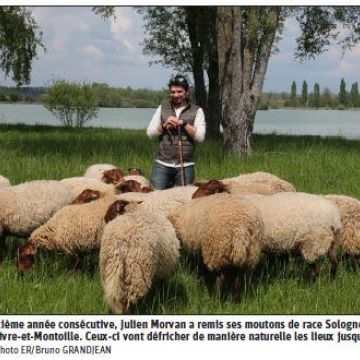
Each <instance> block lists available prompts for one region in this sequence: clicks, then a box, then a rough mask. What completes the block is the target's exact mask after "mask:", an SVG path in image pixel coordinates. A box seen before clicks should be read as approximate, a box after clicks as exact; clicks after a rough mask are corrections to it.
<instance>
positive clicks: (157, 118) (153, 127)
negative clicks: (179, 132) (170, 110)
mask: <svg viewBox="0 0 360 360" xmlns="http://www.w3.org/2000/svg"><path fill="white" fill-rule="evenodd" d="M160 124H161V105H160V106H159V107H158V108H157V109H156V111H155V114H154V116H153V117H152V119H151V121H150V124H149V125H148V127H147V129H146V135H147V136H148V137H149V138H150V139H153V138H155V137H158V136H159V135H160V134H161V133H160V132H159V129H158V128H159V126H160Z"/></svg>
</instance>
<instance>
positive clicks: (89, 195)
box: [71, 189, 104, 205]
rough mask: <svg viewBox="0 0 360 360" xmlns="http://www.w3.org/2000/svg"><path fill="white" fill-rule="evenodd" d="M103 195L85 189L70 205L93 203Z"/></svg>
mask: <svg viewBox="0 0 360 360" xmlns="http://www.w3.org/2000/svg"><path fill="white" fill-rule="evenodd" d="M103 196H104V194H103V193H101V192H100V191H97V190H91V189H85V190H84V191H83V192H82V193H81V194H80V195H79V196H78V197H76V198H75V199H74V200H73V201H72V202H71V205H80V204H88V203H89V202H91V201H95V200H97V199H99V198H100V197H103Z"/></svg>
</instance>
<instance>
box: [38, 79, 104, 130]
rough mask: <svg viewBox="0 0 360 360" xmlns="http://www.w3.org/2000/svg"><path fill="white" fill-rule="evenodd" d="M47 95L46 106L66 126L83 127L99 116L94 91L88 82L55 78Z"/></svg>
mask: <svg viewBox="0 0 360 360" xmlns="http://www.w3.org/2000/svg"><path fill="white" fill-rule="evenodd" d="M47 95H48V96H47V98H46V104H45V105H44V106H45V108H46V109H48V110H49V111H51V112H52V113H53V114H54V115H55V116H56V117H57V118H58V119H59V120H60V121H61V122H62V123H63V124H64V125H65V126H69V127H79V128H81V127H83V125H84V123H86V122H88V121H90V120H91V119H93V118H94V117H96V116H97V112H98V105H97V102H96V99H95V95H94V91H93V89H92V88H91V86H90V85H88V84H86V83H76V82H69V81H66V80H54V81H53V83H52V85H51V86H50V87H49V89H48V93H47Z"/></svg>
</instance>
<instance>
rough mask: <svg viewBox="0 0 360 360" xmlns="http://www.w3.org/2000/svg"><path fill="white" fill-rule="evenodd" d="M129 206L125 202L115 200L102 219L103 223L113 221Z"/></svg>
mask: <svg viewBox="0 0 360 360" xmlns="http://www.w3.org/2000/svg"><path fill="white" fill-rule="evenodd" d="M128 204H129V202H128V201H126V200H116V201H115V202H113V203H112V204H111V205H110V206H109V208H108V210H107V212H106V214H105V217H104V221H105V222H106V223H108V222H110V221H111V220H113V219H115V218H116V217H117V216H118V215H121V214H123V213H124V211H125V207H126V206H127V205H128Z"/></svg>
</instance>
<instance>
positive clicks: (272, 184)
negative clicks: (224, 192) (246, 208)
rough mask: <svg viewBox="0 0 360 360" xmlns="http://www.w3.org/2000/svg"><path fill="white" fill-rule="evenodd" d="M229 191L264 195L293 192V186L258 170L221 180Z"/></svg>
mask: <svg viewBox="0 0 360 360" xmlns="http://www.w3.org/2000/svg"><path fill="white" fill-rule="evenodd" d="M221 182H222V183H224V184H225V185H227V189H228V191H229V192H230V193H238V192H251V193H258V194H264V195H271V194H276V193H278V192H295V191H296V190H295V187H294V186H293V185H292V184H291V183H289V182H288V181H285V180H283V179H280V178H279V177H277V176H275V175H273V174H270V173H266V172H262V171H258V172H254V173H250V174H242V175H239V176H236V177H232V178H227V179H223V180H221Z"/></svg>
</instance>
